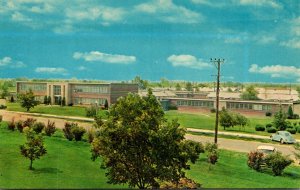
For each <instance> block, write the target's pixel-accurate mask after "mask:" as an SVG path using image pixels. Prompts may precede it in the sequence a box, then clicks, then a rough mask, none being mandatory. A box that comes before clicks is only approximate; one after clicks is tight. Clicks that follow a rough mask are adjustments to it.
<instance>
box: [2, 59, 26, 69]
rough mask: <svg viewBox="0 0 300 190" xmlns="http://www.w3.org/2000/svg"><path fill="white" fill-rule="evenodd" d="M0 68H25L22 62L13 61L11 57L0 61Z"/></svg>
mask: <svg viewBox="0 0 300 190" xmlns="http://www.w3.org/2000/svg"><path fill="white" fill-rule="evenodd" d="M0 67H10V68H21V67H26V65H25V64H24V63H23V62H22V61H15V60H13V59H12V58H11V57H4V58H2V59H0Z"/></svg>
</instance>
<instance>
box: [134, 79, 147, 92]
mask: <svg viewBox="0 0 300 190" xmlns="http://www.w3.org/2000/svg"><path fill="white" fill-rule="evenodd" d="M132 82H133V83H136V84H138V87H139V89H143V90H144V89H146V88H147V87H148V85H149V84H148V81H146V80H142V79H141V77H140V76H136V77H135V78H134V79H133V80H132Z"/></svg>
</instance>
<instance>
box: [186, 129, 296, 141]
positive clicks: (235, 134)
mask: <svg viewBox="0 0 300 190" xmlns="http://www.w3.org/2000/svg"><path fill="white" fill-rule="evenodd" d="M187 131H188V132H199V133H207V134H215V131H213V130H206V129H194V128H187ZM218 134H219V135H229V136H235V137H246V138H254V139H267V140H270V137H269V136H262V135H252V134H245V133H237V132H226V131H218ZM296 141H297V142H300V140H299V139H296Z"/></svg>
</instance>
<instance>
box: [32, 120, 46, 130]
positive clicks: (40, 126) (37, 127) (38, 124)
mask: <svg viewBox="0 0 300 190" xmlns="http://www.w3.org/2000/svg"><path fill="white" fill-rule="evenodd" d="M44 128H45V124H44V123H43V122H36V123H34V124H33V126H32V129H33V131H34V132H36V133H41V132H42V131H43V129H44Z"/></svg>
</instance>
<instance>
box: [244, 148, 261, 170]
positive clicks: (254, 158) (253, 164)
mask: <svg viewBox="0 0 300 190" xmlns="http://www.w3.org/2000/svg"><path fill="white" fill-rule="evenodd" d="M263 157H264V154H263V153H262V152H258V151H252V152H250V153H249V154H248V161H247V165H248V166H249V167H250V168H252V169H254V170H256V171H261V169H262V165H263V164H264V163H265V162H264V158H263Z"/></svg>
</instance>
